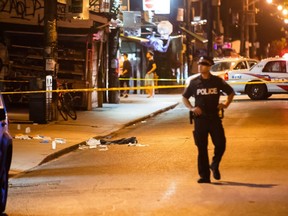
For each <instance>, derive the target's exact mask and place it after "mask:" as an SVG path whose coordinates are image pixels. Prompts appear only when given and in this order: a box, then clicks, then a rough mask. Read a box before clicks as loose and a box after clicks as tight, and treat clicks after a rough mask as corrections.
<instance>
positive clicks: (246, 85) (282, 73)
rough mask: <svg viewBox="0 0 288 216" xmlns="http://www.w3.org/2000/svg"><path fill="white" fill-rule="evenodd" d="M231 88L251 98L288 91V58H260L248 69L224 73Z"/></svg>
mask: <svg viewBox="0 0 288 216" xmlns="http://www.w3.org/2000/svg"><path fill="white" fill-rule="evenodd" d="M224 80H226V81H227V82H228V83H229V84H231V86H232V87H233V89H234V90H235V91H236V92H238V93H244V94H247V95H248V96H249V97H250V98H251V99H252V100H263V99H267V98H269V97H270V96H271V95H272V94H283V93H287V92H288V59H287V58H281V57H275V58H267V59H263V60H261V61H260V62H259V63H258V64H256V65H255V66H254V67H252V68H251V69H250V70H245V71H241V72H239V71H228V72H226V73H225V75H224Z"/></svg>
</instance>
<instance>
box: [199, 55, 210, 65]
mask: <svg viewBox="0 0 288 216" xmlns="http://www.w3.org/2000/svg"><path fill="white" fill-rule="evenodd" d="M198 64H200V65H205V66H212V65H214V61H213V58H211V57H209V56H202V57H201V58H200V59H199V61H198Z"/></svg>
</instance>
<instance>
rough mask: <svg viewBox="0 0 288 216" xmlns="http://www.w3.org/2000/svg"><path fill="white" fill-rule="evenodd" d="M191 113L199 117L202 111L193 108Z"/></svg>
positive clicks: (198, 108)
mask: <svg viewBox="0 0 288 216" xmlns="http://www.w3.org/2000/svg"><path fill="white" fill-rule="evenodd" d="M192 112H193V113H194V115H195V116H200V115H201V114H202V110H201V108H200V107H193V109H192Z"/></svg>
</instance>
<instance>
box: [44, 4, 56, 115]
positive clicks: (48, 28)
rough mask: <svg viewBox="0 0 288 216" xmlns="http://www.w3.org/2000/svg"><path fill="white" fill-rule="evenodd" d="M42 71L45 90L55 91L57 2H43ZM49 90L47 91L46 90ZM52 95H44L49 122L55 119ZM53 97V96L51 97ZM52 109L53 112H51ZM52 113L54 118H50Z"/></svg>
mask: <svg viewBox="0 0 288 216" xmlns="http://www.w3.org/2000/svg"><path fill="white" fill-rule="evenodd" d="M43 55H44V56H43V57H44V68H45V69H44V70H45V76H46V77H45V80H46V90H50V89H51V90H52V89H56V88H57V86H56V77H57V70H58V66H57V65H58V64H57V62H58V61H57V59H58V35H57V0H44V52H43ZM48 88H49V89H48ZM52 95H53V94H52V93H50V94H49V93H47V94H46V112H47V113H48V116H49V118H50V119H49V120H55V119H57V115H55V113H57V109H56V106H52V103H55V102H56V98H54V97H52ZM53 96H54V95H53ZM52 107H53V110H52ZM51 113H54V115H55V116H51Z"/></svg>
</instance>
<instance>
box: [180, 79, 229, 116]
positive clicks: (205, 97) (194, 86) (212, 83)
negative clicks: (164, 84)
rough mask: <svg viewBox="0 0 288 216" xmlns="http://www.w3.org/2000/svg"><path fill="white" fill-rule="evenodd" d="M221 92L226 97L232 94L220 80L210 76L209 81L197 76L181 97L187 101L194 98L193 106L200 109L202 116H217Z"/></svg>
mask: <svg viewBox="0 0 288 216" xmlns="http://www.w3.org/2000/svg"><path fill="white" fill-rule="evenodd" d="M221 91H222V92H225V93H226V94H227V95H229V94H231V93H233V92H234V90H233V88H232V87H231V86H230V85H228V84H227V83H226V82H225V81H224V80H223V79H222V78H220V77H217V76H214V75H212V74H211V76H210V78H209V79H203V78H202V76H201V75H200V76H198V77H196V78H194V79H192V80H191V81H190V84H189V86H188V87H187V88H186V89H185V90H184V92H183V97H185V98H187V99H189V98H190V97H194V98H195V106H198V107H200V108H201V109H202V111H203V114H204V115H207V116H210V115H211V116H213V115H218V108H217V106H218V104H219V98H220V95H221Z"/></svg>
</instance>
